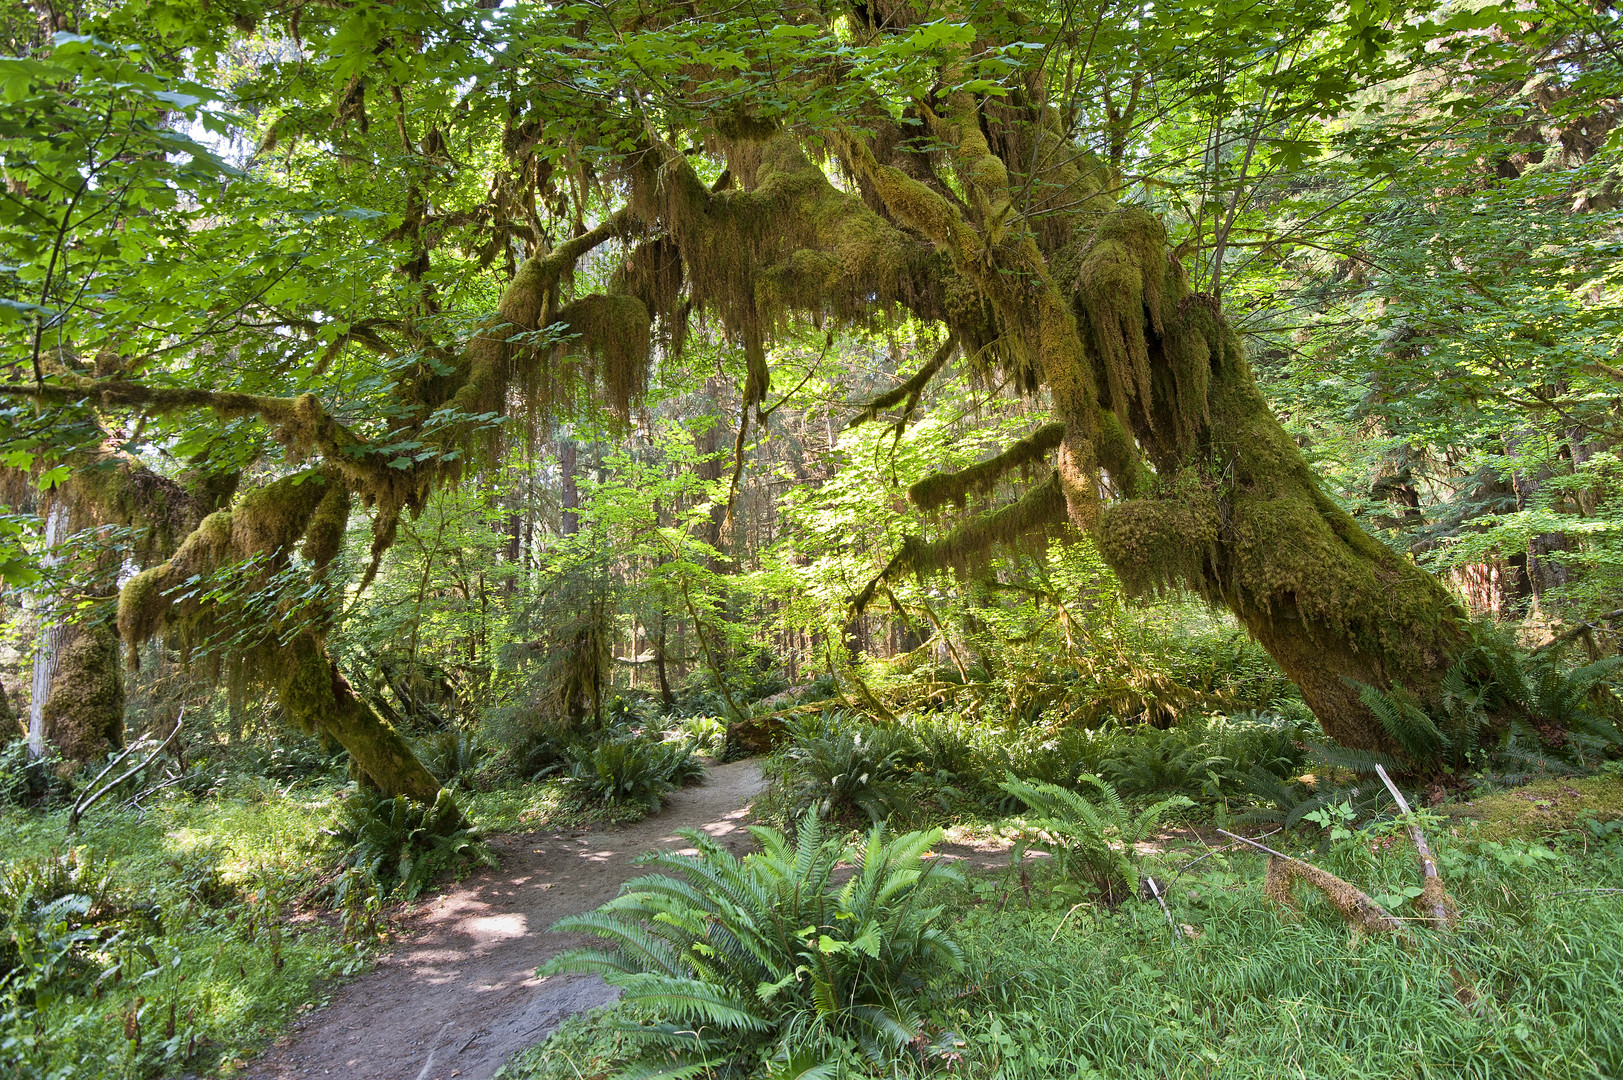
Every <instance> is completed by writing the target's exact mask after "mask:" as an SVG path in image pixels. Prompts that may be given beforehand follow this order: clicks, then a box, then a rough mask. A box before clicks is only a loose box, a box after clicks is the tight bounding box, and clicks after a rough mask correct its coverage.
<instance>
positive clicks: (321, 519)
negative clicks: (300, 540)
mask: <svg viewBox="0 0 1623 1080" xmlns="http://www.w3.org/2000/svg"><path fill="white" fill-rule="evenodd" d="M350 502H351V500H350V494H349V488H347V487H345V486H344V485H342V484H339V483H331V484H329V485H328V486H327V491H326V493H325V494H324V495H322V497H321V502H320V503H319V504H317V506H316V512H315V515H314V516H313V517H312V518H311V519H310V525H309V527H308V528H307V529H306V530H305V533H304V550H303V555H304V557H305V558H306V559H308V560H310V562H311V563H313V564H314V565H315V568H316V570H317V572H320V571H321V570H324V569H325V568H326V567H327V564H328V563H330V562H332V561H333V559H334V558H336V557H337V556H338V553H339V552H340V551H342V550H343V547H344V530H345V529H346V528H347V527H348V525H349V511H350Z"/></svg>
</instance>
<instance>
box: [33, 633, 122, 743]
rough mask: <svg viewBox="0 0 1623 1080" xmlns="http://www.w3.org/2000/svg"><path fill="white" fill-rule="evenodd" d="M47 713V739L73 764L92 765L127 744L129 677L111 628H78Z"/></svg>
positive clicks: (67, 647)
mask: <svg viewBox="0 0 1623 1080" xmlns="http://www.w3.org/2000/svg"><path fill="white" fill-rule="evenodd" d="M58 664H59V666H58V668H57V672H56V677H55V678H54V679H53V680H51V693H50V697H48V698H47V699H46V701H45V705H44V708H43V709H42V711H41V721H42V723H43V726H44V729H45V739H46V741H47V742H49V743H50V744H51V745H53V746H55V747H56V748H57V749H58V750H60V751H61V752H62V756H63V757H65V758H67V759H68V760H69V761H75V762H80V763H84V762H90V761H97V760H99V759H100V758H102V757H103V756H104V755H105V754H106V753H107V751H108V750H109V749H114V748H117V747H120V746H122V745H124V678H123V674H122V673H121V671H120V670H119V669H120V664H119V657H118V635H117V634H116V633H114V631H113V628H112V627H109V626H89V627H72V628H70V630H69V635H68V640H67V642H66V644H64V645H63V647H62V653H61V657H60V659H59V661H58Z"/></svg>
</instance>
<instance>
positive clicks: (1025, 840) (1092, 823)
mask: <svg viewBox="0 0 1623 1080" xmlns="http://www.w3.org/2000/svg"><path fill="white" fill-rule="evenodd" d="M1078 779H1079V781H1081V782H1082V783H1085V784H1088V785H1090V786H1092V787H1093V788H1094V789H1096V791H1097V793H1098V795H1097V798H1098V801H1097V802H1094V801H1091V800H1089V799H1087V798H1086V797H1084V796H1082V795H1080V794H1078V793H1077V792H1075V791H1071V790H1070V789H1069V788H1063V787H1060V786H1059V785H1058V784H1034V783H1031V782H1030V781H1026V780H1021V779H1019V778H1018V777H1016V776H1015V775H1014V774H1013V773H1010V774H1008V777H1007V779H1005V780H1004V781H1003V783H1002V784H1001V785H1000V786H1001V787H1002V788H1003V790H1004V791H1007V792H1008V793H1009V794H1010V795H1013V796H1014V797H1015V798H1017V799H1019V800H1020V801H1021V802H1023V803H1025V804H1026V807H1027V808H1028V810H1029V811H1030V816H1029V817H1026V818H1022V819H1020V820H1019V822H1018V827H1019V829H1020V834H1021V846H1022V847H1023V846H1031V847H1035V848H1038V849H1039V850H1042V851H1047V852H1049V853H1050V854H1052V855H1053V856H1054V857H1055V859H1056V860H1058V864H1059V867H1060V869H1061V870H1062V872H1065V873H1068V874H1071V875H1072V876H1077V877H1081V878H1083V879H1084V880H1086V881H1088V882H1090V883H1091V884H1092V885H1093V886H1094V888H1096V889H1098V891H1099V893H1100V895H1101V896H1102V897H1103V898H1104V901H1105V903H1107V904H1110V905H1112V906H1114V905H1115V904H1119V903H1120V902H1121V901H1122V900H1125V899H1126V898H1127V897H1128V896H1130V895H1132V894H1133V893H1134V892H1136V891H1137V889H1138V850H1137V847H1136V846H1135V845H1137V844H1138V843H1139V842H1140V841H1142V840H1144V839H1145V838H1146V837H1148V836H1149V835H1150V834H1151V833H1153V832H1154V830H1155V827H1156V826H1157V825H1158V824H1159V823H1160V821H1161V818H1162V817H1163V816H1165V814H1166V813H1167V812H1168V811H1170V810H1173V809H1176V808H1178V807H1182V806H1193V805H1194V801H1193V800H1191V799H1188V798H1186V797H1184V796H1182V795H1174V796H1173V797H1172V798H1169V799H1162V800H1161V801H1160V802H1158V803H1155V804H1153V805H1151V806H1149V807H1147V808H1146V809H1144V810H1142V811H1140V812H1139V813H1138V814H1136V815H1135V814H1133V813H1132V812H1131V811H1129V810H1128V808H1127V805H1126V803H1124V802H1123V801H1122V799H1121V796H1120V795H1119V794H1118V793H1117V791H1116V789H1115V787H1114V786H1113V785H1111V784H1110V783H1109V782H1107V781H1104V780H1101V779H1099V778H1098V777H1097V776H1092V775H1088V774H1084V775H1083V776H1081V777H1079V778H1078ZM1016 850H1017V851H1018V850H1019V848H1018V847H1017V849H1016Z"/></svg>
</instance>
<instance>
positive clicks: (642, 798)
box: [563, 735, 704, 810]
mask: <svg viewBox="0 0 1623 1080" xmlns="http://www.w3.org/2000/svg"><path fill="white" fill-rule="evenodd" d="M703 775H704V766H703V765H702V764H700V762H699V760H698V759H697V758H696V757H695V756H694V746H693V744H692V743H690V742H687V741H673V742H659V741H657V740H655V739H650V738H644V737H642V736H639V735H623V736H613V737H610V738H606V739H603V740H602V741H601V742H598V743H595V744H585V743H578V744H575V745H573V746H570V747H569V748H567V749H566V750H565V751H564V762H563V779H564V782H565V784H567V785H568V786H569V788H570V790H571V791H572V792H573V793H574V794H575V797H576V798H578V799H579V800H580V801H582V802H601V803H639V804H642V805H645V806H647V807H649V808H650V809H651V810H658V809H659V806H660V803H661V801H663V800H664V798H665V796H666V795H669V794H670V793H671V792H673V791H675V790H677V789H678V788H680V787H683V786H685V785H687V784H689V783H692V782H693V781H695V780H697V779H699V778H700V777H702V776H703Z"/></svg>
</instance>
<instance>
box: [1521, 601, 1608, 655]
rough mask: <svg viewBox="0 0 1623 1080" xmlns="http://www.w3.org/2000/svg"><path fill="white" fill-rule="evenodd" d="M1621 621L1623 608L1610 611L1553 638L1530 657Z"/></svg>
mask: <svg viewBox="0 0 1623 1080" xmlns="http://www.w3.org/2000/svg"><path fill="white" fill-rule="evenodd" d="M1619 619H1623V608H1619V609H1618V610H1616V611H1609V612H1607V613H1606V614H1605V615H1601V616H1598V617H1596V618H1594V619H1591V620H1590V621H1589V622H1581V623H1579V624H1578V625H1577V626H1574V627H1573V628H1572V629H1571V630H1568V631H1567V632H1566V633H1564V634H1562V635H1561V636H1560V637H1556V638H1552V639H1551V640H1549V641H1546V642H1545V643H1544V644H1542V645H1540V646H1539V647H1538V648H1536V649H1534V650H1533V651H1532V652H1531V653H1530V654H1529V655H1531V656H1537V655H1538V654H1539V653H1541V652H1543V651H1544V650H1546V649H1553V648H1555V647H1556V646H1557V645H1565V644H1566V643H1567V642H1569V641H1572V640H1574V639H1576V638H1580V637H1583V636H1584V635H1585V634H1591V633H1594V632H1595V631H1596V630H1599V629H1601V623H1613V622H1617V621H1618V620H1619Z"/></svg>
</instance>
